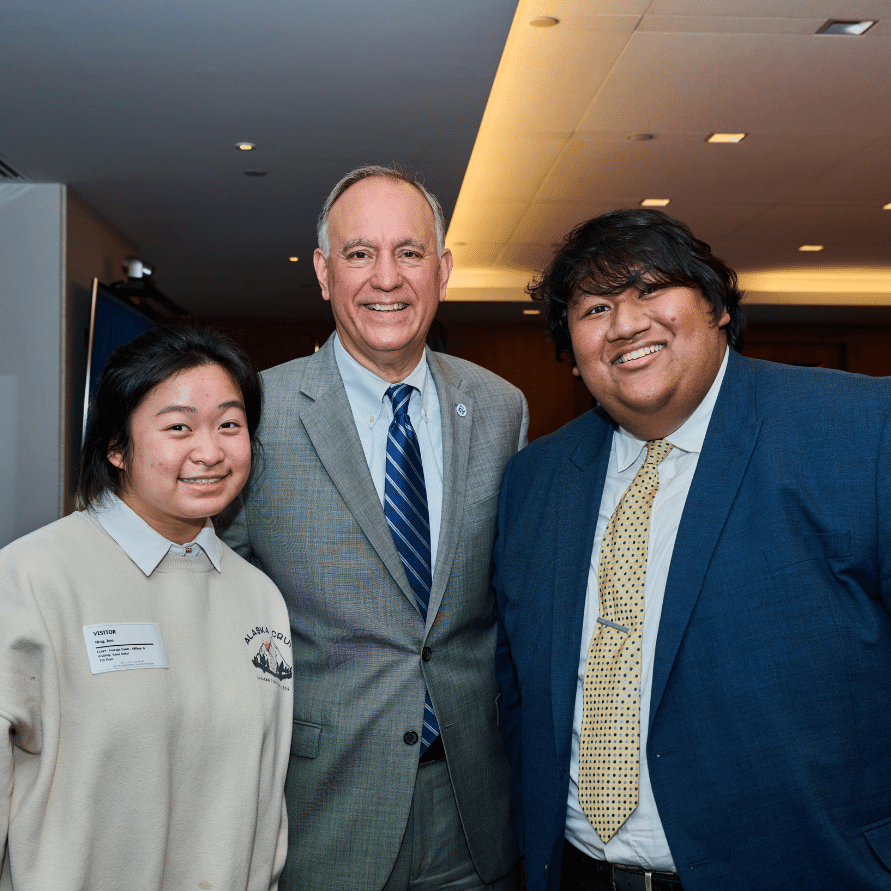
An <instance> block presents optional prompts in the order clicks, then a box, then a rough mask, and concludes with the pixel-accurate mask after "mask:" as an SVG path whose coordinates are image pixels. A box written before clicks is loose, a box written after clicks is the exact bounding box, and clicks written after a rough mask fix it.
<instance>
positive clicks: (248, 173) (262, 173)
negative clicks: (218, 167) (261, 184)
mask: <svg viewBox="0 0 891 891" xmlns="http://www.w3.org/2000/svg"><path fill="white" fill-rule="evenodd" d="M244 175H245V176H266V171H265V170H245V172H244Z"/></svg>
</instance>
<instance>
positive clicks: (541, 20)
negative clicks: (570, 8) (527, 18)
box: [529, 15, 560, 28]
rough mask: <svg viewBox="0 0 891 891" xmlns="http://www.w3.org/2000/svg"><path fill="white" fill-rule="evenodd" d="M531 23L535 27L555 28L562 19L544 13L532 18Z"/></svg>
mask: <svg viewBox="0 0 891 891" xmlns="http://www.w3.org/2000/svg"><path fill="white" fill-rule="evenodd" d="M529 24H530V25H532V27H533V28H553V27H554V25H558V24H560V19H555V18H554V17H553V16H550V15H542V16H539V17H538V18H537V19H532V21H531V22H529Z"/></svg>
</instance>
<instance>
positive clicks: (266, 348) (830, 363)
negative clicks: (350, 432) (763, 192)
mask: <svg viewBox="0 0 891 891" xmlns="http://www.w3.org/2000/svg"><path fill="white" fill-rule="evenodd" d="M218 324H219V325H220V326H221V327H222V328H223V329H224V330H226V331H227V332H228V333H229V334H230V335H231V336H232V337H233V338H235V339H236V340H237V341H238V342H239V343H240V344H241V345H242V346H243V347H244V349H245V350H246V351H247V353H248V354H249V355H250V356H251V358H252V359H253V360H254V363H255V364H256V366H257V368H259V369H261V370H262V369H264V368H270V367H272V366H273V365H278V364H279V363H281V362H287V361H288V360H289V359H293V358H296V357H297V356H307V355H309V354H310V353H312V352H313V350H314V349H316V347H317V346H318V345H321V344H322V343H324V342H325V340H326V339H327V338H328V336H329V334H330V333H331V331H333V330H334V323H333V321H331V320H316V321H299V320H297V319H232V320H228V321H224V322H219V323H218ZM446 328H447V335H448V352H449V353H451V354H452V355H455V356H460V357H461V358H463V359H469V360H470V361H472V362H476V363H477V364H479V365H482V366H484V367H485V368H488V369H490V370H491V371H494V372H495V373H496V374H499V375H501V377H503V378H505V379H506V380H509V381H510V382H511V383H512V384H514V385H516V386H517V387H519V388H520V389H521V390H522V391H523V392H524V393H525V394H526V399H527V400H528V402H529V415H530V423H529V438H530V440H531V439H536V438H537V437H539V436H544V435H545V434H547V433H551V432H553V431H554V430H556V429H557V428H559V427H562V426H563V425H564V424H566V423H568V422H569V421H571V420H572V419H573V418H574V417H576V416H578V415H580V414H581V413H582V412H584V411H587V410H588V409H589V408H591V405H592V401H591V397H590V395H589V394H588V392H587V390H586V389H585V386H584V384H582V383H581V381H580V380H578V379H577V378H576V377H574V376H573V375H572V366H571V364H570V363H569V362H568V361H566V360H564V361H563V362H559V363H558V362H557V361H556V360H555V359H554V347H553V344H551V343H550V342H549V341H548V340H547V338H546V335H545V333H544V329H543V327H538V326H536V325H529V324H528V323H527V324H522V325H519V324H518V325H512V324H487V325H485V326H481V325H478V324H477V325H461V324H455V323H450V324H449V325H447V326H446ZM743 355H746V356H753V357H755V358H757V359H769V360H771V361H774V362H786V363H789V364H792V365H813V366H822V367H824V368H840V369H843V370H845V371H854V372H859V373H860V374H869V375H873V376H883V375H891V325H876V326H870V327H866V326H855V325H851V326H847V327H845V326H837V325H832V326H823V325H767V324H752V325H750V326H749V328H748V329H747V330H746V335H745V346H744V349H743Z"/></svg>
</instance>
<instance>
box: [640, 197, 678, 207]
mask: <svg viewBox="0 0 891 891" xmlns="http://www.w3.org/2000/svg"><path fill="white" fill-rule="evenodd" d="M666 204H671V198H644V200H643V201H641V202H640V206H641V207H665V205H666Z"/></svg>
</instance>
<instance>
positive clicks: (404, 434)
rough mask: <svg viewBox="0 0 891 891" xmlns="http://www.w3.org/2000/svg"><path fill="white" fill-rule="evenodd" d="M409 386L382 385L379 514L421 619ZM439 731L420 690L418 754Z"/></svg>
mask: <svg viewBox="0 0 891 891" xmlns="http://www.w3.org/2000/svg"><path fill="white" fill-rule="evenodd" d="M414 389H415V388H414V387H412V386H410V385H409V384H394V385H393V386H392V387H390V388H389V389H388V390H387V396H389V397H390V401H391V402H392V403H393V421H392V422H391V424H390V430H389V433H388V434H387V473H386V479H385V482H384V515H385V516H386V518H387V525H388V526H389V527H390V533H391V535H392V536H393V541H394V542H395V544H396V550H397V551H398V553H399V557H400V559H401V560H402V565H403V566H404V567H405V574H406V575H407V576H408V581H409V584H410V585H411V588H412V591H414V594H415V600H416V601H417V604H418V609H419V610H420V611H421V616H422V618H423V619H424V621H425V622H426V621H427V608H428V606H429V604H430V586H431V584H432V582H433V579H432V573H431V566H430V515H429V512H428V510H427V487H426V485H425V484H424V467H423V465H422V464H421V449H420V446H419V445H418V437H417V436H416V435H415V431H414V428H413V427H412V425H411V420H410V419H409V417H408V403H409V400H410V399H411V394H412V392H413V391H414ZM437 736H439V724H438V723H437V720H436V715H435V714H434V713H433V703H432V702H431V701H430V694H429V693H428V692H427V691H426V690H425V691H424V727H423V730H422V731H421V749H420V752H419V753H418V754H419V756H420V755H423V754H424V752H426V751H427V749H428V747H429V746H430V744H431V743H432V742H433V741H434V740H435V739H436V737H437Z"/></svg>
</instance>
